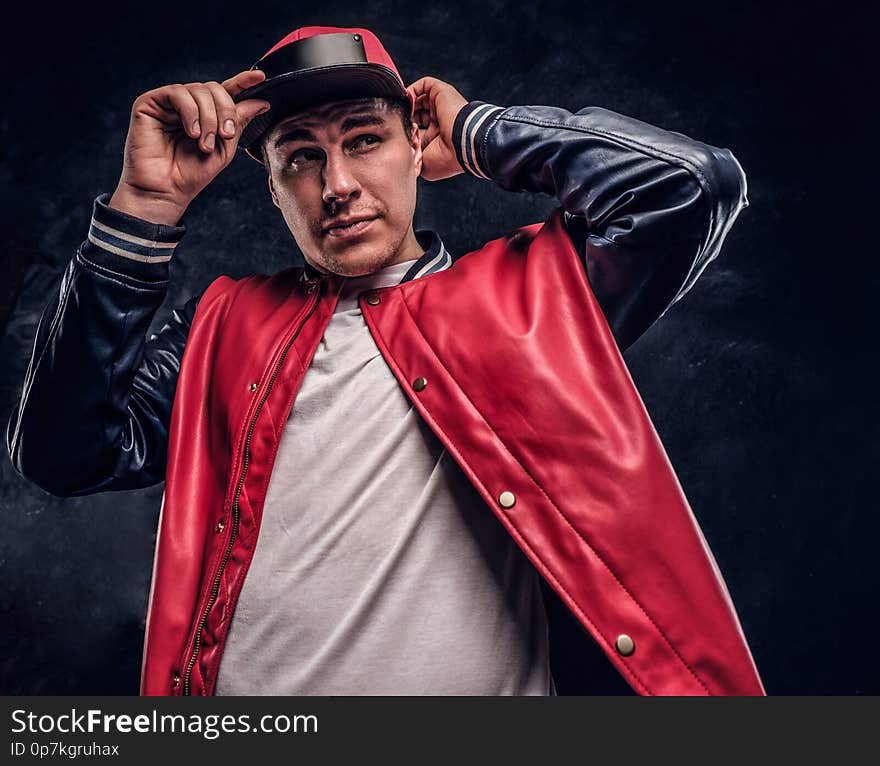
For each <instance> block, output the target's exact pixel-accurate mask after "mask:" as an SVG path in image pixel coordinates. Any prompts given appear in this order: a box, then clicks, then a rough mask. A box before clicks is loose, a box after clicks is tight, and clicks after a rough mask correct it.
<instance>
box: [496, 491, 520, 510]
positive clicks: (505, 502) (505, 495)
mask: <svg viewBox="0 0 880 766" xmlns="http://www.w3.org/2000/svg"><path fill="white" fill-rule="evenodd" d="M498 504H499V505H500V506H501V507H502V508H513V506H514V505H515V504H516V495H514V494H513V492H502V493H501V494H500V495H498Z"/></svg>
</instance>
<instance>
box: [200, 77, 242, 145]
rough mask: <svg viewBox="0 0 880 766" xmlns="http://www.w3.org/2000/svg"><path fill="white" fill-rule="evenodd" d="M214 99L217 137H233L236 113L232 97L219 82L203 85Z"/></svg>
mask: <svg viewBox="0 0 880 766" xmlns="http://www.w3.org/2000/svg"><path fill="white" fill-rule="evenodd" d="M205 84H206V85H207V86H208V89H209V90H210V91H211V95H212V96H213V97H214V107H215V108H216V110H217V125H218V129H219V133H218V135H219V136H220V137H221V138H224V139H227V140H228V139H230V138H234V137H235V127H236V116H237V115H236V111H235V102H234V101H233V100H232V96H230V95H229V93H228V92H227V90H226V89H225V88H224V87H223V86H222V85H221V84H220V83H219V82H208V83H205Z"/></svg>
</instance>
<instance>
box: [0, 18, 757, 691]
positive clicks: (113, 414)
mask: <svg viewBox="0 0 880 766" xmlns="http://www.w3.org/2000/svg"><path fill="white" fill-rule="evenodd" d="M413 118H415V123H414V121H413ZM416 123H417V124H416ZM238 146H241V147H243V148H244V149H245V150H246V151H247V153H248V154H249V155H250V156H251V157H252V158H253V159H255V160H257V161H260V162H262V163H263V164H264V165H265V167H266V170H267V177H268V184H269V190H270V195H271V198H272V200H273V202H274V204H275V205H276V206H278V208H279V209H280V210H281V213H282V215H283V216H284V219H285V221H286V222H287V224H288V226H289V228H290V230H291V232H292V234H293V235H294V237H295V239H296V242H297V244H298V245H299V247H300V249H301V251H302V253H303V255H304V257H305V260H306V265H305V267H304V268H290V269H286V270H284V271H281V272H279V273H278V274H275V275H272V276H265V275H254V276H251V277H246V278H244V279H241V280H232V279H230V278H229V277H225V276H221V277H219V278H218V279H216V280H215V281H214V282H213V283H212V284H211V285H210V286H209V287H208V288H207V290H206V291H205V292H204V293H203V294H202V295H201V296H200V297H199V298H197V299H193V300H192V301H190V302H189V303H188V304H187V305H186V306H185V307H184V308H183V309H182V310H178V311H175V312H174V313H173V319H172V321H171V322H169V323H168V324H167V325H166V326H165V327H164V328H163V329H162V331H161V332H160V333H159V334H158V335H156V336H153V337H151V338H150V340H149V343H145V340H144V336H145V334H146V331H147V328H148V326H149V323H150V320H151V319H152V317H153V315H154V314H155V311H156V310H157V308H158V307H159V305H160V304H161V302H162V298H163V296H164V294H165V290H166V288H167V276H168V262H169V261H170V259H171V257H172V255H173V250H174V247H175V245H176V244H177V243H178V242H179V241H180V239H181V237H182V235H183V232H184V227H183V226H182V225H181V224H180V221H181V218H182V216H183V214H184V212H185V210H186V209H187V207H188V205H189V203H190V202H191V200H192V199H193V198H194V197H195V196H196V195H197V194H198V193H199V191H201V189H203V188H204V187H205V186H206V185H207V184H208V183H210V181H211V180H212V179H213V178H214V177H216V175H217V174H218V173H219V172H220V171H221V170H222V169H223V168H224V167H226V165H228V163H229V162H230V161H231V159H232V157H233V155H234V151H235V149H236V147H238ZM460 172H467V173H470V174H471V175H473V176H475V177H477V178H481V179H484V180H486V179H493V180H494V181H496V182H497V183H499V184H500V185H501V186H502V187H504V188H507V189H511V190H529V191H543V192H546V193H549V194H553V195H555V196H556V198H557V199H558V200H559V202H560V205H561V207H560V208H557V209H556V210H554V212H553V213H552V214H551V215H550V216H549V217H548V218H547V219H546V221H544V222H542V223H536V224H531V225H528V226H524V227H521V228H519V229H516V230H514V231H512V232H511V233H510V234H508V235H506V236H504V237H501V238H500V239H497V240H494V241H492V242H489V243H487V244H486V245H484V246H483V247H482V248H480V249H478V250H476V251H474V252H472V253H469V254H467V255H466V256H463V257H461V258H459V259H458V260H457V261H456V262H455V263H454V264H453V262H452V258H451V256H450V254H449V253H448V252H447V250H446V248H445V247H444V245H443V242H442V240H441V238H440V236H439V235H438V234H437V233H435V232H431V231H415V230H414V229H413V225H412V219H413V213H414V210H415V203H416V184H417V179H418V178H419V177H422V178H425V179H427V180H438V179H442V178H447V177H450V176H452V175H455V174H456V173H460ZM746 204H747V200H746V185H745V176H744V175H743V173H742V169H741V168H740V166H739V164H738V163H737V162H736V160H735V159H734V157H733V155H732V154H731V153H730V152H729V151H727V150H722V149H715V148H713V147H710V146H707V145H705V144H702V143H699V142H696V141H693V140H691V139H689V138H687V137H685V136H682V135H681V134H678V133H671V132H668V131H664V130H661V129H659V128H655V127H653V126H650V125H647V124H645V123H642V122H639V121H637V120H632V119H629V118H626V117H624V116H622V115H618V114H615V113H613V112H608V111H607V110H604V109H600V108H595V107H594V108H586V109H583V110H581V111H579V112H577V113H575V114H572V113H570V112H568V111H566V110H564V109H560V108H556V107H549V106H530V107H509V108H503V107H500V106H495V105H492V104H487V103H484V102H481V101H471V102H468V101H467V100H466V99H465V98H464V97H463V96H461V94H460V93H458V91H457V90H456V89H455V88H453V87H452V86H451V85H448V84H447V83H444V82H442V81H440V80H438V79H436V78H432V77H426V78H422V79H420V80H418V81H417V82H415V83H413V84H412V85H411V86H410V87H409V88H405V87H404V85H403V83H402V81H401V80H400V76H399V74H398V73H397V69H396V67H395V66H394V64H393V62H392V61H391V59H390V57H389V56H388V54H387V52H386V51H385V49H384V48H383V47H382V45H381V43H380V42H379V40H378V39H377V38H376V37H375V35H373V34H372V33H371V32H369V31H368V30H365V29H341V28H335V27H306V28H302V29H299V30H295V31H294V32H292V33H291V34H289V35H287V36H286V37H285V38H283V39H282V40H281V41H279V43H278V44H277V45H276V46H274V47H273V48H272V49H271V50H270V51H269V52H267V54H266V55H264V56H263V57H262V58H261V59H260V61H259V62H258V63H257V65H255V68H254V69H253V70H252V71H248V72H242V73H240V74H239V75H236V76H235V77H233V78H231V79H229V80H227V81H226V82H224V83H223V84H222V85H221V84H218V83H191V84H189V85H171V86H165V87H162V88H158V89H156V90H154V91H149V92H148V93H145V94H143V95H142V96H140V97H139V98H138V99H137V100H136V101H135V104H134V107H133V109H132V119H131V125H130V129H129V134H128V137H127V140H126V148H125V163H124V168H123V172H122V176H121V178H120V182H119V184H118V186H117V188H116V190H115V191H114V193H113V195H112V196H109V197H108V195H102V196H100V197H99V198H98V199H97V201H96V203H95V211H94V216H93V220H92V226H91V228H90V231H89V237H88V241H87V242H85V243H83V246H82V247H81V248H80V249H79V251H78V252H77V254H76V256H75V257H74V259H73V261H72V262H71V264H70V266H69V267H68V271H67V273H66V274H65V277H64V280H63V282H62V286H61V290H60V293H59V295H58V296H57V297H55V298H54V299H53V301H52V303H51V304H50V305H49V307H48V308H47V311H46V312H45V314H44V316H43V318H42V320H41V322H40V326H39V328H38V331H37V340H36V343H35V350H34V356H33V359H32V361H31V365H30V367H29V369H28V371H27V376H26V381H25V385H24V389H23V392H22V399H21V404H20V407H19V410H18V412H16V413H15V414H14V415H13V418H12V419H11V422H10V429H9V436H8V443H9V450H10V455H11V457H12V460H13V463H14V464H15V465H16V467H17V469H18V470H19V471H20V472H21V473H22V474H23V475H25V476H27V477H28V478H30V479H31V480H33V481H35V482H36V483H38V484H39V485H40V486H42V487H43V488H45V489H46V490H48V491H50V492H53V493H55V494H59V495H79V494H86V493H89V492H99V491H107V490H116V489H130V488H133V487H141V486H147V485H150V484H153V483H156V482H159V481H161V480H163V479H165V481H166V486H165V494H164V497H163V507H162V513H161V520H160V528H159V535H158V541H157V549H156V559H155V563H154V576H153V584H152V589H151V594H150V608H149V618H148V628H147V637H146V642H145V647H144V667H143V674H142V684H141V689H142V692H143V693H145V694H184V695H189V694H203V695H204V694H273V693H275V694H279V693H280V694H538V695H545V694H552V693H554V685H553V679H552V677H551V673H550V663H549V640H548V630H547V617H546V612H545V608H544V600H543V597H542V588H545V589H546V592H547V595H549V596H550V597H552V598H556V599H559V600H560V601H561V603H562V604H563V605H564V606H565V607H566V608H567V609H568V610H569V611H570V613H571V614H572V615H573V616H574V618H576V620H577V622H578V624H579V625H580V626H581V627H582V628H583V629H584V631H585V632H587V633H588V634H589V635H590V636H592V638H593V639H594V640H595V642H596V643H597V644H598V646H599V647H600V648H601V649H602V651H603V652H604V653H605V654H606V656H607V657H608V658H609V659H610V660H611V662H612V663H613V664H614V667H615V668H616V669H617V670H618V671H619V672H620V674H621V675H622V676H623V678H624V679H625V680H626V681H627V683H628V684H629V685H630V686H631V687H632V688H633V689H634V690H635V691H637V692H639V693H642V694H761V693H763V688H762V685H761V681H760V679H759V677H758V674H757V671H756V669H755V667H754V663H753V662H752V658H751V655H750V652H749V649H748V646H747V644H746V642H745V639H744V637H743V635H742V632H741V629H740V627H739V622H738V620H737V617H736V614H735V611H734V609H733V606H732V603H731V602H730V598H729V595H728V593H727V590H726V588H725V586H724V583H723V580H722V578H721V575H720V573H719V572H718V570H717V567H716V566H715V562H714V559H713V558H712V555H711V553H710V551H709V549H708V547H707V545H706V543H705V540H704V539H703V536H702V534H701V533H700V530H699V527H698V526H697V524H696V521H695V520H694V518H693V516H692V514H691V512H690V509H689V507H688V505H687V501H686V500H685V498H684V496H683V494H682V492H681V488H680V486H679V485H678V482H677V479H676V477H675V475H674V473H673V471H672V469H671V467H670V466H669V463H668V458H667V457H666V455H665V452H664V451H663V448H662V445H661V444H660V441H659V438H658V437H657V435H656V433H655V431H654V430H653V427H652V425H651V423H650V419H649V418H648V415H647V413H646V412H645V410H644V406H643V404H642V402H641V399H640V398H639V396H638V393H637V391H636V390H635V388H634V386H633V383H632V380H631V378H630V377H629V375H628V372H627V371H626V367H625V365H624V363H623V360H622V357H621V356H620V350H621V349H623V348H625V347H627V346H628V345H629V344H631V343H632V342H633V341H634V340H635V339H636V338H637V337H638V336H639V335H640V334H641V333H642V332H644V330H645V329H646V328H647V327H648V326H649V325H650V324H651V323H652V322H653V321H655V320H656V318H657V317H658V316H659V315H660V314H662V313H663V311H665V310H666V308H667V307H668V306H669V305H671V303H672V302H674V301H675V300H677V299H678V298H679V297H681V295H683V294H684V292H686V291H687V289H689V287H690V286H691V285H692V284H693V282H694V280H695V279H696V278H697V276H698V275H699V273H700V272H701V271H702V269H703V268H704V267H705V265H706V264H707V263H708V262H709V261H710V260H711V259H712V258H714V257H715V256H716V255H717V254H718V252H719V250H720V247H721V245H722V242H723V240H724V237H725V235H726V233H727V231H728V230H729V228H730V226H731V225H732V223H733V221H734V219H735V218H736V216H737V214H738V213H739V211H740V210H741V209H742V208H743V207H744V206H745V205H746ZM72 381H76V382H75V383H74V384H73V385H74V386H75V389H74V391H73V392H71V382H72ZM65 387H66V396H65V397H64V401H63V402H62V401H61V400H60V398H59V397H58V392H59V391H61V390H62V389H63V388H65ZM172 405H173V406H172Z"/></svg>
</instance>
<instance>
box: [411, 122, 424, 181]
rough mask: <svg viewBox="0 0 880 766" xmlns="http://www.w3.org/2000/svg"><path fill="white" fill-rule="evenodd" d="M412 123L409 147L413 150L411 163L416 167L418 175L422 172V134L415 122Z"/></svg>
mask: <svg viewBox="0 0 880 766" xmlns="http://www.w3.org/2000/svg"><path fill="white" fill-rule="evenodd" d="M412 125H413V131H412V141H411V142H410V148H412V150H413V165H414V166H415V169H416V175H417V176H420V175H421V174H422V134H421V131H420V130H419V124H418V123H417V122H413V124H412Z"/></svg>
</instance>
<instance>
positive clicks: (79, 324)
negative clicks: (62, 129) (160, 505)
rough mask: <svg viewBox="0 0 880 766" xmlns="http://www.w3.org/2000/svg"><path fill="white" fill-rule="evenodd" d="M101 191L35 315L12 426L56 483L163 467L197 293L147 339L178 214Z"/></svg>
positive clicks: (129, 479)
mask: <svg viewBox="0 0 880 766" xmlns="http://www.w3.org/2000/svg"><path fill="white" fill-rule="evenodd" d="M108 197H109V195H102V196H100V197H98V199H97V200H95V204H94V212H93V216H92V223H91V226H90V228H89V235H88V239H87V240H86V241H85V242H83V244H82V245H81V246H80V247H79V248H78V249H77V252H76V255H75V256H74V257H73V259H71V261H70V263H69V264H68V266H67V268H66V270H65V272H64V275H63V278H62V280H61V285H60V287H59V290H58V292H57V293H56V294H55V295H53V296H52V298H51V300H50V301H49V303H48V305H47V306H46V308H45V309H44V311H43V314H42V316H41V317H40V321H39V324H38V326H37V334H36V338H35V340H34V348H33V352H32V355H31V360H30V363H29V365H28V368H27V372H26V373H25V378H24V382H23V385H22V392H21V397H20V399H19V403H18V406H17V407H16V408H15V409H14V410H13V412H12V417H11V418H10V420H9V424H8V429H7V447H8V449H9V455H10V457H11V459H12V464H13V465H14V466H15V468H16V470H17V471H18V472H19V473H20V474H21V475H22V476H24V477H25V478H27V479H29V480H31V481H32V482H34V483H35V484H37V485H38V486H40V487H41V488H42V489H44V490H46V491H47V492H50V493H52V494H53V495H58V496H61V497H70V496H74V495H85V494H91V493H93V492H103V491H108V490H121V489H134V488H137V487H146V486H150V485H152V484H156V483H158V482H160V481H162V480H163V479H164V477H165V457H166V450H167V437H168V423H169V421H170V417H171V406H172V403H173V401H174V391H175V387H176V385H177V373H178V370H179V368H180V359H181V355H182V354H183V347H184V345H185V343H186V336H187V333H188V330H189V325H190V323H191V321H192V317H193V315H194V313H195V309H196V304H197V302H198V298H197V297H196V298H193V299H192V300H190V301H189V302H188V303H186V304H185V305H184V306H183V307H182V308H179V309H176V310H174V311H172V315H171V319H170V320H169V321H168V323H167V324H165V326H164V327H163V328H162V329H161V330H160V331H159V332H158V333H157V334H155V335H153V336H151V338H150V339H149V341H148V342H145V340H146V338H145V336H146V333H147V330H148V328H149V325H150V322H151V321H152V319H153V316H154V315H155V313H156V311H157V310H158V308H159V307H160V306H161V304H162V301H163V300H164V297H165V294H166V291H167V287H168V261H169V259H170V258H171V255H172V253H173V249H174V247H175V245H176V244H177V242H179V241H180V238H181V237H182V236H183V233H184V227H182V226H163V225H158V224H151V223H149V222H147V221H143V220H139V219H137V218H134V217H132V216H129V215H126V214H125V213H121V212H119V211H116V210H113V209H112V208H109V207H107V205H106V201H107V198H108Z"/></svg>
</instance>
